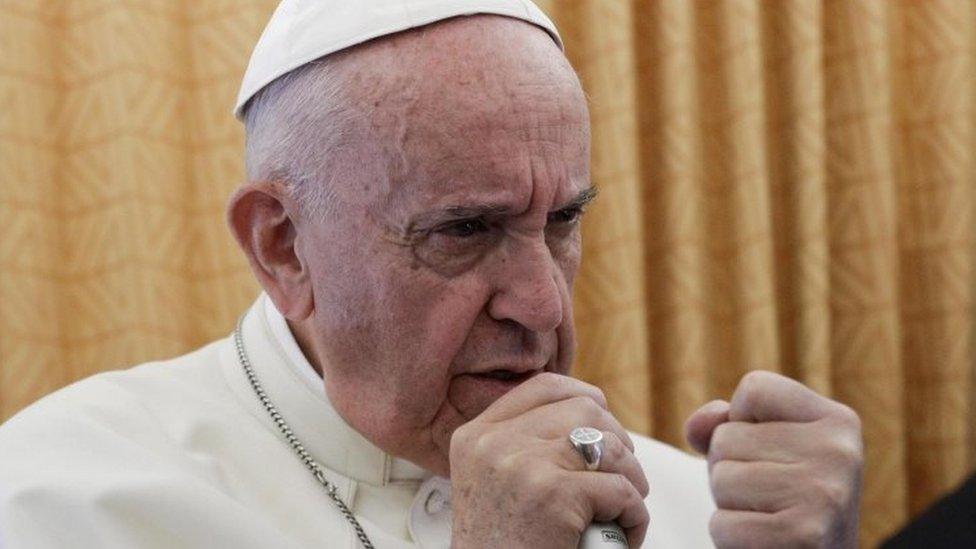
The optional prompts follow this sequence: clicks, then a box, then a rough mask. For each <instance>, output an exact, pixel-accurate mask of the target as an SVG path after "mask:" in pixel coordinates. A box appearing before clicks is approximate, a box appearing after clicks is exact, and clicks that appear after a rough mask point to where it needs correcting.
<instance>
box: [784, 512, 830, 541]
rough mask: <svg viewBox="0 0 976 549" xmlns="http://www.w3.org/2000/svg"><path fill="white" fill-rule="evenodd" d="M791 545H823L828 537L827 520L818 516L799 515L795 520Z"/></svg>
mask: <svg viewBox="0 0 976 549" xmlns="http://www.w3.org/2000/svg"><path fill="white" fill-rule="evenodd" d="M792 531H793V536H791V537H792V539H791V542H793V543H792V544H791V545H794V546H796V547H803V548H807V547H809V548H811V549H813V548H815V547H823V544H824V540H825V539H826V538H827V533H828V528H827V522H826V521H825V520H824V519H823V518H821V517H818V516H812V515H808V516H805V517H799V518H797V520H796V521H794V522H793V528H792Z"/></svg>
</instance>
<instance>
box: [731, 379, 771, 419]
mask: <svg viewBox="0 0 976 549" xmlns="http://www.w3.org/2000/svg"><path fill="white" fill-rule="evenodd" d="M769 375H770V374H769V372H763V371H760V370H753V371H751V372H748V373H746V374H745V375H744V376H742V379H741V380H740V381H739V385H738V387H736V390H735V394H734V395H733V398H732V399H733V400H734V401H736V402H738V404H739V406H740V407H743V408H745V409H753V408H755V407H756V405H757V404H758V402H759V399H761V398H762V394H763V387H765V385H766V383H768V381H769V378H768V376H769Z"/></svg>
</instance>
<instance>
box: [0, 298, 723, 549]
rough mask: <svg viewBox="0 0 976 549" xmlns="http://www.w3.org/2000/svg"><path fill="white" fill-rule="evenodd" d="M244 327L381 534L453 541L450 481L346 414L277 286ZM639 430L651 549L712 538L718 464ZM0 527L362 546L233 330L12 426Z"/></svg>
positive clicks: (44, 536) (25, 541)
mask: <svg viewBox="0 0 976 549" xmlns="http://www.w3.org/2000/svg"><path fill="white" fill-rule="evenodd" d="M243 330H244V332H243V334H244V343H245V348H246V351H247V354H248V356H249V358H250V361H251V363H252V365H253V367H254V369H255V372H256V373H257V376H258V378H259V379H260V380H261V383H262V384H263V385H264V388H265V390H266V391H267V393H268V396H269V397H270V398H271V400H272V401H273V402H274V404H275V405H276V406H277V407H278V409H279V410H280V412H281V413H282V415H283V416H284V418H285V420H286V421H287V422H288V424H290V426H291V427H292V429H293V430H294V432H295V434H296V435H297V436H298V438H299V439H300V440H301V441H302V442H303V443H304V445H305V448H306V449H307V450H308V451H309V452H310V453H311V455H312V456H313V457H314V458H315V459H316V460H317V461H318V462H319V463H320V464H321V465H322V466H323V468H324V470H325V474H326V477H327V478H328V479H329V480H330V481H332V482H333V483H334V484H335V485H337V486H338V487H339V495H340V497H342V499H343V500H344V501H345V502H347V503H348V504H349V505H350V507H351V508H352V509H353V511H354V513H355V514H356V516H357V518H358V519H359V521H360V522H361V523H362V525H363V527H364V528H365V530H366V532H367V534H368V535H369V537H370V539H371V540H372V541H373V543H374V544H375V545H376V546H377V547H383V548H394V547H448V546H449V544H450V525H451V505H450V500H451V487H450V482H449V481H448V480H447V479H445V478H442V477H437V476H433V475H432V474H431V473H429V472H427V471H425V470H423V469H421V468H420V467H418V466H416V465H413V464H412V463H410V462H407V461H405V460H401V459H397V458H395V457H393V456H391V455H389V454H387V453H386V452H384V451H383V450H381V449H379V448H377V447H376V446H374V445H373V444H372V443H370V442H369V441H367V440H366V439H365V438H363V437H362V436H361V435H360V434H359V433H357V432H356V431H354V430H353V429H352V428H350V427H349V425H347V424H346V423H345V422H344V421H343V420H342V418H341V417H340V416H339V415H338V414H337V413H336V411H335V410H334V409H333V408H332V406H331V405H330V404H329V401H328V400H327V398H326V395H325V391H324V388H323V385H322V380H321V378H319V377H318V375H317V374H316V372H315V370H313V368H312V366H311V365H310V364H309V362H308V360H306V358H305V357H304V356H303V355H302V352H301V350H300V349H299V347H298V344H297V343H296V342H295V339H294V338H293V337H292V334H291V332H290V331H289V328H288V325H287V323H286V322H285V320H284V318H283V317H282V316H281V314H280V313H279V312H278V311H277V309H276V308H275V307H274V305H273V304H272V303H271V300H270V299H268V298H267V296H266V295H264V294H262V295H261V297H259V298H258V300H257V302H256V303H255V304H254V305H253V306H252V307H251V309H250V311H249V312H248V313H247V316H246V318H245V320H244V328H243ZM632 436H633V437H634V442H635V444H636V446H637V456H638V458H639V459H640V461H641V464H642V465H643V466H644V470H645V472H646V473H647V477H648V480H649V481H650V486H651V493H650V496H649V497H648V498H647V502H646V503H647V505H648V507H649V509H650V514H651V527H650V534H649V536H648V538H647V541H646V542H645V547H653V548H655V549H665V548H672V547H688V548H700V547H710V546H711V541H710V539H709V536H708V520H709V517H710V515H711V513H712V511H713V509H714V504H713V503H712V499H711V496H710V493H709V488H708V478H707V472H706V465H705V462H704V461H703V460H701V459H698V458H694V457H691V456H689V455H687V454H685V453H683V452H681V451H679V450H677V449H675V448H672V447H670V446H667V445H665V444H662V443H660V442H657V441H654V440H651V439H648V438H646V437H643V436H640V435H636V434H634V435H632ZM567 444H569V442H568V441H567ZM0 535H2V536H3V537H2V538H0V547H3V548H4V549H22V548H28V549H46V548H52V549H53V548H58V549H61V548H66V547H71V548H105V549H109V548H159V549H163V548H165V549H173V548H187V547H190V548H198V547H199V548H203V547H208V548H212V547H227V548H238V549H250V548H254V549H258V548H261V549H268V548H277V549H291V548H299V547H303V548H304V547H329V548H332V547H336V548H353V547H358V545H357V539H356V536H355V533H354V532H353V530H352V528H351V526H350V524H349V523H348V522H347V521H346V520H345V519H344V518H343V517H342V515H340V514H339V512H338V510H337V509H336V507H335V505H334V503H333V502H332V501H331V500H330V499H329V498H328V496H327V495H326V492H325V489H324V488H323V487H322V486H321V485H320V484H319V483H318V482H317V481H316V480H315V479H314V477H313V476H312V475H311V473H310V472H309V471H308V470H307V469H306V468H305V466H304V465H303V464H302V463H301V461H300V460H299V459H298V457H297V456H296V455H295V453H294V451H293V450H292V448H291V447H290V446H288V444H287V443H286V442H285V440H284V438H283V437H282V436H281V434H280V433H279V431H278V430H277V428H276V427H275V425H274V423H273V422H272V420H271V418H270V416H269V415H268V412H267V411H266V410H265V409H264V408H263V407H262V405H261V404H260V402H259V401H258V399H257V397H256V396H255V394H254V390H253V389H252V387H251V386H250V385H249V383H248V381H247V378H246V377H245V375H244V371H243V369H242V367H241V364H240V362H239V361H238V358H237V356H236V354H235V350H234V342H233V338H232V337H228V338H225V339H221V340H218V341H215V342H213V343H211V344H209V345H207V346H205V347H203V348H201V349H199V350H197V351H194V352H192V353H190V354H187V355H184V356H181V357H178V358H175V359H172V360H167V361H163V362H151V363H148V364H143V365H141V366H138V367H135V368H131V369H128V370H122V371H113V372H106V373H103V374H99V375H96V376H93V377H90V378H88V379H85V380H82V381H80V382H78V383H75V384H73V385H71V386H69V387H66V388H64V389H62V390H60V391H57V392H56V393H53V394H51V395H49V396H47V397H45V398H43V399H42V400H40V401H38V402H37V403H35V404H34V405H32V406H30V407H28V408H27V409H25V410H23V411H22V412H21V413H19V414H17V415H16V416H14V417H13V418H11V419H10V420H9V421H7V422H6V423H4V424H3V425H2V426H0Z"/></svg>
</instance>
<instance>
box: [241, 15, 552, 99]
mask: <svg viewBox="0 0 976 549" xmlns="http://www.w3.org/2000/svg"><path fill="white" fill-rule="evenodd" d="M473 14H495V15H497V16H504V17H506V18H510V19H518V20H522V21H524V22H526V23H531V24H532V25H535V26H536V27H537V28H539V29H543V30H545V31H546V32H547V33H548V34H549V36H550V38H551V40H552V41H554V42H555V44H556V45H557V46H558V47H559V48H560V49H562V42H561V40H560V38H559V34H558V32H557V31H556V28H555V26H554V25H553V24H552V21H550V20H549V18H548V17H546V16H545V14H544V13H542V11H541V10H539V8H538V7H536V6H535V5H534V4H533V3H532V2H531V1H530V0H493V1H492V2H481V3H479V5H478V6H473V5H472V3H471V2H470V1H469V0H437V1H434V2H423V3H417V2H403V1H402V0H356V1H355V2H350V1H348V0H283V1H282V2H281V3H280V4H279V5H278V8H277V9H276V10H275V12H274V14H273V15H272V16H271V20H270V21H269V22H268V25H267V26H266V27H265V29H264V32H263V33H262V35H261V38H260V39H259V40H258V43H257V45H256V47H255V48H254V52H253V53H252V55H251V59H250V61H249V63H248V67H247V71H246V72H245V74H244V78H243V82H242V84H241V89H240V92H239V94H238V98H237V102H236V105H235V108H234V115H235V116H237V117H238V118H240V117H241V115H242V111H243V107H244V105H245V104H246V103H247V102H248V101H249V100H250V99H251V98H252V97H253V96H254V95H255V94H257V93H258V92H259V91H260V90H261V89H262V88H264V87H265V86H266V85H268V84H269V83H270V82H272V81H273V80H275V79H277V78H279V77H281V76H283V75H285V74H287V73H288V72H290V71H292V70H294V69H296V68H298V67H300V66H302V65H304V64H306V63H308V62H310V61H312V60H314V59H319V58H322V57H324V56H328V55H333V54H335V53H336V52H343V51H346V50H348V49H349V48H351V47H355V46H357V45H360V44H363V43H368V42H370V41H374V42H375V41H377V40H376V39H377V38H383V37H388V36H391V35H396V33H401V32H403V31H407V30H410V29H422V30H425V29H426V27H427V26H430V25H431V24H434V23H436V22H440V21H447V20H450V19H452V18H454V19H457V18H468V17H461V16H470V15H473Z"/></svg>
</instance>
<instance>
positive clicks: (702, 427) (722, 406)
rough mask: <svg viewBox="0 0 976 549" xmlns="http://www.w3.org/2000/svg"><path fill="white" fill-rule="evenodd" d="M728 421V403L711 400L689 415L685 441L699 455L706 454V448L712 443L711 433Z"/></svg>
mask: <svg viewBox="0 0 976 549" xmlns="http://www.w3.org/2000/svg"><path fill="white" fill-rule="evenodd" d="M728 420H729V403H728V402H726V401H724V400H713V401H711V402H709V403H708V404H706V405H704V406H702V407H701V408H699V409H697V410H695V413H693V414H691V417H689V418H688V421H686V422H685V440H687V441H688V444H690V445H691V447H692V448H694V449H695V451H696V452H698V453H699V454H702V455H705V454H707V453H708V446H709V444H710V443H711V441H712V432H713V431H715V428H716V427H718V426H719V425H721V424H723V423H725V422H726V421H728Z"/></svg>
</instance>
